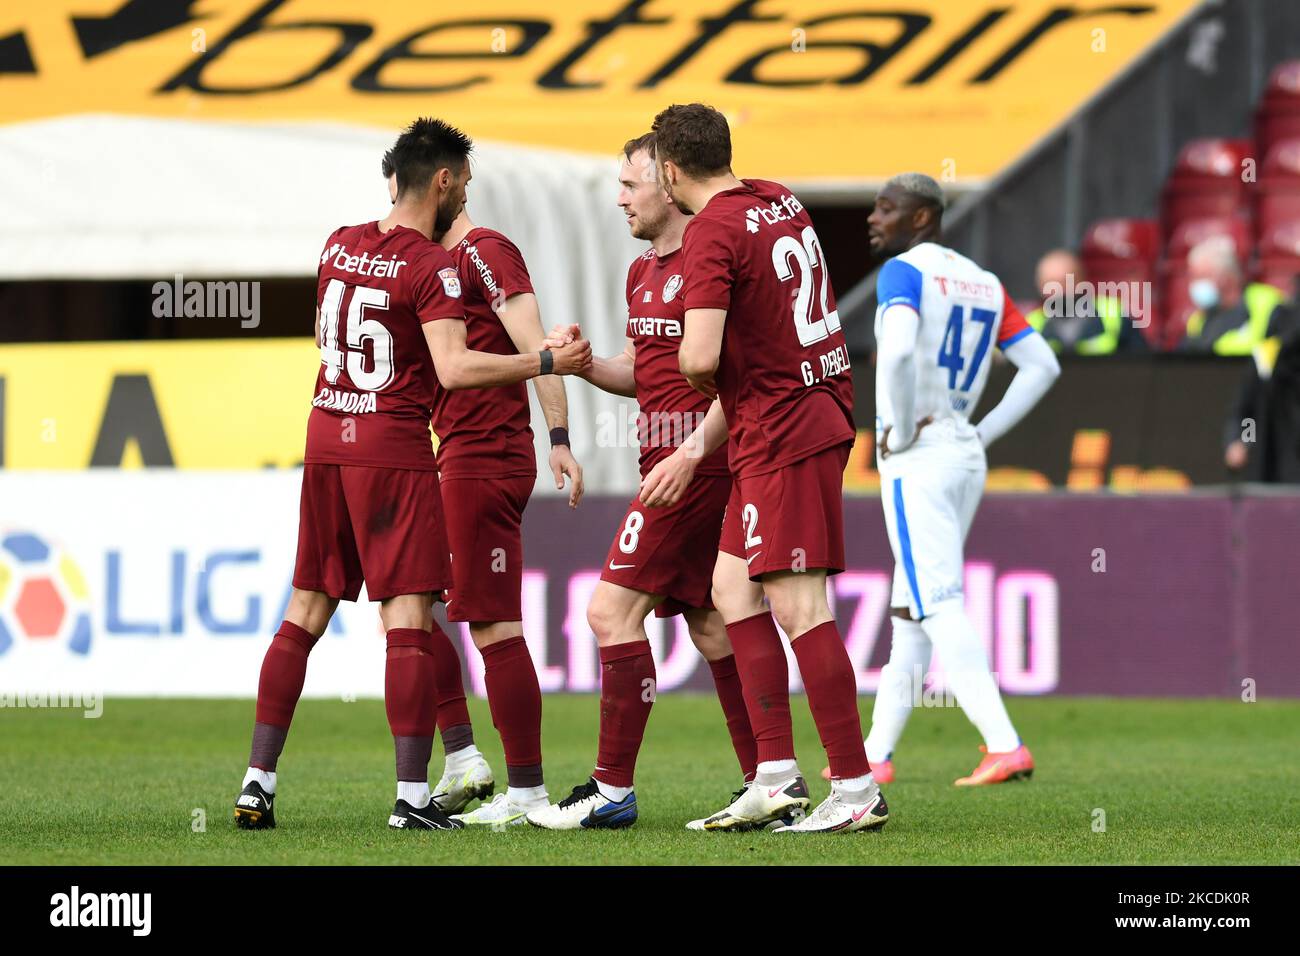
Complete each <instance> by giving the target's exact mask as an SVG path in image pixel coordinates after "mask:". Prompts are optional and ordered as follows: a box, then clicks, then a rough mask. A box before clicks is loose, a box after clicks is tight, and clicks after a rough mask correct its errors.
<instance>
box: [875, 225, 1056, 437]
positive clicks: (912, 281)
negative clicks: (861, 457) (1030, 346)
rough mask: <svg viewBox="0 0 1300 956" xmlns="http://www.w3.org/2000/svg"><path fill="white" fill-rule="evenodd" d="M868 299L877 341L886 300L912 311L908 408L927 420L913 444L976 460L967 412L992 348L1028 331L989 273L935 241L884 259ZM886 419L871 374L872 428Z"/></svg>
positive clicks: (884, 398) (884, 399)
mask: <svg viewBox="0 0 1300 956" xmlns="http://www.w3.org/2000/svg"><path fill="white" fill-rule="evenodd" d="M876 297H877V301H878V303H879V305H878V307H877V309H876V338H877V340H879V339H880V338H881V334H882V331H883V325H882V323H883V321H884V316H885V312H886V310H887V309H889V308H890V307H892V306H900V305H901V306H906V307H909V308H911V309H914V310H915V311H916V314H917V316H918V317H919V320H920V322H919V328H918V331H917V336H916V350H915V353H914V356H913V362H912V367H913V374H914V375H915V376H916V383H915V390H914V394H915V406H914V410H913V413H914V415H915V417H916V418H917V419H918V420H919V419H923V418H926V417H927V416H928V417H931V418H933V419H934V423H933V424H932V425H929V426H927V427H926V428H925V429H924V430H923V431H922V432H921V434H920V435H919V436H918V438H917V440H916V445H915V446H914V447H916V448H922V447H927V446H928V447H938V446H947V447H949V448H952V450H953V451H954V452H955V453H957V454H958V455H959V456H962V457H967V456H969V457H970V458H971V459H972V463H974V462H975V461H978V462H981V463H982V461H983V458H984V455H983V446H982V445H981V444H980V440H979V435H978V433H977V432H976V430H975V428H974V426H972V425H971V423H970V416H971V412H973V411H974V409H975V406H976V405H977V404H978V403H979V400H980V396H981V395H982V394H983V392H984V385H985V383H986V382H987V381H988V375H989V365H990V364H991V360H992V355H991V353H992V349H993V346H994V345H997V346H999V347H1001V348H1006V347H1007V346H1009V345H1011V344H1012V343H1014V342H1016V341H1018V340H1019V339H1020V338H1022V337H1023V336H1025V335H1032V334H1034V331H1033V329H1032V328H1031V327H1030V326H1029V324H1028V323H1027V322H1026V321H1025V319H1024V317H1023V316H1022V315H1021V314H1020V311H1019V310H1018V309H1017V308H1016V307H1015V304H1014V303H1012V302H1011V300H1010V298H1009V297H1008V296H1007V293H1006V290H1005V289H1004V288H1003V287H1002V283H1001V282H1000V281H998V278H997V277H996V276H995V275H993V273H991V272H989V271H988V270H986V269H983V268H981V267H980V266H979V265H977V264H976V263H974V262H972V261H971V260H970V259H967V258H966V257H965V256H963V255H961V254H959V253H957V252H954V251H953V250H951V249H948V248H946V247H944V246H940V245H938V244H937V243H932V242H926V243H921V244H920V245H918V246H914V247H913V248H911V249H909V250H907V251H906V252H904V253H902V254H901V255H899V256H896V257H895V258H893V259H890V260H889V261H888V262H886V263H885V265H884V266H883V267H882V268H881V270H880V276H879V278H878V280H877V283H876ZM890 424H893V415H892V409H891V407H890V399H889V394H888V388H887V387H886V385H885V384H884V382H882V381H881V378H880V376H877V381H876V427H877V433H878V434H879V432H880V430H882V429H883V428H884V426H885V425H890ZM954 445H955V446H957V447H955V448H953V446H954Z"/></svg>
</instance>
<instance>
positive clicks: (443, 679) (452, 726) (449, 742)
mask: <svg viewBox="0 0 1300 956" xmlns="http://www.w3.org/2000/svg"><path fill="white" fill-rule="evenodd" d="M432 647H433V650H432V652H431V653H432V654H433V670H434V681H435V684H436V687H437V690H436V694H437V700H438V732H439V733H440V734H441V735H442V749H443V750H445V751H446V752H447V753H449V754H451V753H455V752H456V751H457V750H464V749H465V748H466V747H469V746H472V745H473V743H474V728H473V726H472V725H471V724H470V720H469V708H468V707H467V706H465V682H464V680H463V679H462V678H461V671H460V655H459V654H457V653H456V645H454V644H453V643H452V642H451V638H450V637H448V636H447V632H446V631H444V630H443V629H442V628H441V627H439V626H438V622H437V621H434V622H433V632H432Z"/></svg>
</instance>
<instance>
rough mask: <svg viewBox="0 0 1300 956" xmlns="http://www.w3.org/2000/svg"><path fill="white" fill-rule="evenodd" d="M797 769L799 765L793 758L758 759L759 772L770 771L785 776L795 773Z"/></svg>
mask: <svg viewBox="0 0 1300 956" xmlns="http://www.w3.org/2000/svg"><path fill="white" fill-rule="evenodd" d="M798 769H799V765H798V764H797V763H795V762H794V761H793V760H760V761H759V763H758V768H757V770H758V772H759V773H771V774H776V775H778V776H785V777H788V776H790V775H791V774H793V773H796V772H797V771H798Z"/></svg>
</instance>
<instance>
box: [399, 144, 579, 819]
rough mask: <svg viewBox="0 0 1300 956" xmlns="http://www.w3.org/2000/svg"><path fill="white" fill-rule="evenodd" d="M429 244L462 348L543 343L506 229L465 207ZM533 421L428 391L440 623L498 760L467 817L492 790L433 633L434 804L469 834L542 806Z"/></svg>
mask: <svg viewBox="0 0 1300 956" xmlns="http://www.w3.org/2000/svg"><path fill="white" fill-rule="evenodd" d="M381 168H382V172H383V173H384V175H385V176H386V177H387V178H388V180H389V190H390V195H391V196H392V197H394V198H395V196H396V190H397V181H396V177H395V176H393V169H392V164H391V162H390V160H389V157H388V156H385V157H384V163H383V166H382V167H381ZM434 238H435V240H436V241H438V242H439V243H440V244H441V245H442V247H443V248H444V249H446V250H447V251H448V252H449V253H450V254H451V257H452V260H453V261H454V262H455V263H456V270H457V272H458V274H459V276H460V282H461V288H462V290H463V292H464V302H465V314H466V320H467V322H466V329H467V335H468V341H469V344H470V345H471V346H472V347H474V348H476V349H479V350H481V351H484V352H495V353H498V354H502V355H511V354H515V353H516V352H531V351H534V350H536V349H538V348H541V347H542V342H543V336H544V330H543V326H542V319H541V312H540V310H539V307H538V303H537V296H536V294H535V293H534V292H533V286H532V281H531V279H530V278H529V275H528V267H527V266H526V265H525V264H524V258H523V255H522V253H520V251H519V249H518V247H517V246H515V244H514V243H512V242H511V241H510V240H509V239H508V238H506V237H505V236H504V235H502V234H501V233H499V232H496V231H495V230H492V229H486V228H483V227H480V226H476V225H475V224H474V223H473V222H472V221H471V220H470V218H469V213H468V212H467V211H465V210H462V211H461V213H460V215H459V216H457V217H456V219H455V221H454V222H453V223H452V226H451V228H450V229H449V230H447V232H446V233H445V234H442V235H436V236H435V237H434ZM533 387H534V389H536V391H537V399H538V403H539V404H540V405H541V408H542V414H543V415H544V416H545V417H546V423H547V427H548V428H549V429H550V439H551V454H550V468H551V474H552V476H553V477H554V479H555V487H556V489H557V490H563V488H564V481H565V477H566V476H567V477H568V478H569V479H570V492H569V505H570V507H574V508H576V507H577V506H578V502H579V501H580V500H581V498H582V489H583V485H582V466H581V465H579V464H578V462H577V459H575V458H574V457H573V453H572V452H571V451H570V449H569V432H568V424H569V421H568V419H569V405H568V399H567V398H566V396H565V392H564V383H563V381H562V380H561V379H560V378H558V377H557V376H552V375H543V376H539V377H537V378H535V379H533ZM530 417H531V416H530V412H529V407H528V393H527V391H526V390H525V388H524V386H523V384H522V383H519V384H516V385H510V386H503V387H499V388H493V389H488V390H472V391H459V392H451V391H448V390H446V389H443V388H435V390H434V403H433V430H434V433H435V434H436V435H437V436H438V455H437V458H438V473H439V479H440V482H441V486H442V498H443V504H444V505H445V508H446V512H447V533H448V539H449V543H450V545H451V554H452V565H451V567H452V576H453V577H454V579H455V584H454V586H453V587H452V588H451V590H450V591H449V592H448V594H447V619H448V620H449V621H454V622H460V621H463V622H466V623H467V625H468V627H469V632H470V638H471V639H472V640H473V641H474V646H475V647H476V648H477V649H478V651H479V653H480V654H481V655H482V657H483V681H484V683H485V684H486V686H487V697H488V707H489V708H490V709H491V712H492V722H493V724H494V725H495V726H496V728H497V731H498V732H499V734H500V736H501V743H502V747H503V749H504V750H505V758H506V777H507V789H506V792H505V793H499V794H497V795H496V796H495V797H494V798H493V799H492V800H491V802H487V803H484V804H483V805H482V806H479V807H477V808H475V809H474V810H472V811H470V812H468V813H462V812H461V811H463V810H464V809H465V808H466V807H467V806H468V805H469V803H470V802H471V801H473V800H475V799H480V798H481V799H486V798H487V797H488V796H490V795H491V794H492V792H493V790H494V789H495V786H496V783H495V778H494V776H493V773H492V768H491V766H490V765H489V764H488V762H487V760H486V758H484V756H483V755H482V753H480V752H479V749H478V747H476V746H475V744H474V727H473V724H472V723H471V721H470V716H469V709H468V708H467V707H466V705H465V685H464V680H463V678H462V676H461V665H460V655H459V654H457V652H456V647H455V645H454V644H453V643H452V641H451V639H450V638H446V639H442V637H440V634H439V633H435V634H434V652H435V653H434V657H435V667H434V670H435V675H436V680H437V685H438V695H437V696H438V730H439V732H440V733H441V735H442V744H443V750H444V751H445V754H446V763H445V766H444V769H443V772H442V775H441V777H440V778H439V780H438V783H437V785H436V786H435V787H434V789H433V799H434V800H435V801H436V802H437V804H438V806H439V807H440V808H441V809H442V810H443V811H444V812H446V813H448V814H451V815H452V816H453V818H454V819H457V820H460V821H461V822H463V823H466V824H471V825H485V826H506V825H512V824H521V823H523V822H524V814H525V813H527V812H528V811H529V810H533V809H537V808H538V807H544V806H546V805H547V804H548V803H549V797H548V796H547V793H546V787H545V784H544V782H543V776H542V744H541V739H542V692H541V687H540V686H539V684H538V681H537V669H536V667H535V665H534V663H533V659H532V656H531V654H530V653H529V651H528V645H527V643H526V642H525V640H524V625H523V620H522V619H523V609H522V589H523V563H524V560H523V554H524V546H523V528H522V521H523V515H524V509H525V508H526V507H527V505H528V499H529V497H530V496H531V495H532V491H533V485H534V484H535V483H536V480H537V463H536V460H535V452H534V449H533V431H532V428H531V427H529V419H530Z"/></svg>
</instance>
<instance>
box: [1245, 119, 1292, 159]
mask: <svg viewBox="0 0 1300 956" xmlns="http://www.w3.org/2000/svg"><path fill="white" fill-rule="evenodd" d="M1297 136H1300V112H1293V111H1291V110H1289V109H1288V110H1285V111H1283V110H1278V109H1270V110H1259V111H1257V112H1256V113H1255V141H1256V142H1257V143H1259V149H1260V152H1262V153H1263V154H1264V155H1268V151H1269V150H1270V149H1272V148H1273V147H1274V146H1276V145H1277V144H1278V143H1280V142H1282V141H1283V140H1286V139H1294V138H1296V137H1297Z"/></svg>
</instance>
